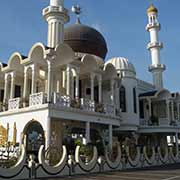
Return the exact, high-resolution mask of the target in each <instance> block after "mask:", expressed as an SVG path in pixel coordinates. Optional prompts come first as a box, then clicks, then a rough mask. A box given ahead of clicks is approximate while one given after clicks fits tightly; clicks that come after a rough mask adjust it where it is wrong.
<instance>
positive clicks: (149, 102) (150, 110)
mask: <svg viewBox="0 0 180 180" xmlns="http://www.w3.org/2000/svg"><path fill="white" fill-rule="evenodd" d="M148 106H149V119H150V118H151V116H152V109H151V99H148Z"/></svg>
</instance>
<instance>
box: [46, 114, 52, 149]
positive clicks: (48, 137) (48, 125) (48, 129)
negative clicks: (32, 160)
mask: <svg viewBox="0 0 180 180" xmlns="http://www.w3.org/2000/svg"><path fill="white" fill-rule="evenodd" d="M50 144H51V118H50V117H47V123H46V149H47V148H48V147H49V146H50Z"/></svg>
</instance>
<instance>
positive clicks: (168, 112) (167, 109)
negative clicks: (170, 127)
mask: <svg viewBox="0 0 180 180" xmlns="http://www.w3.org/2000/svg"><path fill="white" fill-rule="evenodd" d="M166 112H167V120H168V122H170V111H169V100H166Z"/></svg>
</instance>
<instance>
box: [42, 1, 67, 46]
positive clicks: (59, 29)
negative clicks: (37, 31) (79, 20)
mask: <svg viewBox="0 0 180 180" xmlns="http://www.w3.org/2000/svg"><path fill="white" fill-rule="evenodd" d="M43 16H44V18H45V20H46V21H47V22H48V47H51V48H54V47H56V46H57V45H58V44H61V43H63V41H64V24H65V23H67V22H68V21H69V15H68V11H67V9H65V8H64V0H50V5H49V6H48V7H47V8H45V9H43Z"/></svg>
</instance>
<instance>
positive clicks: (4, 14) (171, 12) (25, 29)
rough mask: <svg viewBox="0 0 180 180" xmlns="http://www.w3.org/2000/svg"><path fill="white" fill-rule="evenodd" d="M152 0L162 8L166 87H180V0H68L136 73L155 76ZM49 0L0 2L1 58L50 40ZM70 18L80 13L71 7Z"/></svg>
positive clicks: (113, 53) (111, 53)
mask: <svg viewBox="0 0 180 180" xmlns="http://www.w3.org/2000/svg"><path fill="white" fill-rule="evenodd" d="M150 1H151V2H153V4H154V5H155V6H156V7H157V8H158V10H159V17H158V18H159V22H160V23H161V26H162V29H161V31H160V32H159V38H160V41H161V42H163V43H164V49H163V50H162V51H161V62H162V63H163V64H165V65H166V67H167V69H166V71H165V72H164V74H163V76H164V86H165V88H167V89H169V90H171V91H173V92H176V91H178V92H179V91H180V20H179V18H180V11H179V7H180V0H65V6H66V8H68V9H69V10H71V7H72V6H73V5H76V4H79V5H80V6H81V7H82V11H83V13H82V14H81V22H82V23H83V24H86V25H89V26H92V27H94V28H96V29H97V30H99V31H100V32H101V33H102V34H103V36H104V37H105V39H106V42H107V45H108V54H107V57H106V60H108V59H110V58H113V57H118V56H121V57H126V58H128V59H129V61H130V62H132V63H133V64H134V66H135V68H136V72H137V77H138V78H140V79H142V80H145V81H148V82H152V76H151V74H150V73H149V72H148V66H149V65H150V64H151V59H150V55H149V52H148V50H147V49H146V46H147V43H148V42H149V33H148V32H146V30H145V27H146V24H147V15H146V9H147V7H148V6H149V4H150ZM48 4H49V0H1V5H0V22H1V23H0V24H1V26H0V32H1V33H0V60H1V61H2V62H7V61H8V59H9V57H10V56H11V54H12V53H13V52H16V51H18V52H20V53H22V54H23V55H27V54H28V52H29V50H30V48H31V47H32V45H33V44H35V43H36V42H43V43H45V44H47V23H46V22H45V20H44V19H43V17H42V9H43V8H44V7H46V6H47V5H48ZM70 17H71V21H70V22H69V23H68V24H67V25H66V26H68V25H70V24H73V23H74V22H75V15H74V14H73V13H72V12H70Z"/></svg>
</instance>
